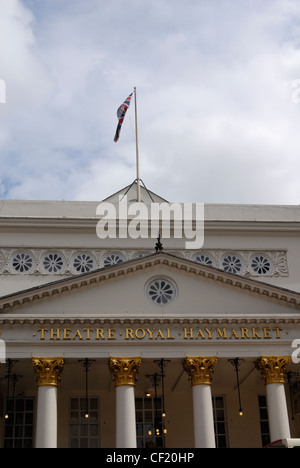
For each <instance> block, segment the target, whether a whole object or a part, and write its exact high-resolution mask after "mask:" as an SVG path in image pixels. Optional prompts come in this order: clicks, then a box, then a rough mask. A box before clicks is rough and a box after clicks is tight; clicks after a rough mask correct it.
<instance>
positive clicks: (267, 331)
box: [263, 328, 272, 340]
mask: <svg viewBox="0 0 300 468" xmlns="http://www.w3.org/2000/svg"><path fill="white" fill-rule="evenodd" d="M263 331H264V338H265V339H266V340H270V339H271V338H272V337H271V335H270V331H271V328H263Z"/></svg>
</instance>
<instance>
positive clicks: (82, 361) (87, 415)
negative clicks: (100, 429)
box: [78, 358, 96, 419]
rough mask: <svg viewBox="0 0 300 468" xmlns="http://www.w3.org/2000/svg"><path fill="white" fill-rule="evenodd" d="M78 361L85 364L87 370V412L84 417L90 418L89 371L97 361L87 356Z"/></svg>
mask: <svg viewBox="0 0 300 468" xmlns="http://www.w3.org/2000/svg"><path fill="white" fill-rule="evenodd" d="M78 362H80V364H81V365H82V366H83V368H84V370H85V413H84V417H85V419H89V417H90V413H89V381H88V374H89V371H90V368H91V366H92V364H94V362H96V361H93V360H91V359H88V358H86V359H84V360H80V361H78Z"/></svg>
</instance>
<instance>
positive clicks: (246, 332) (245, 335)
mask: <svg viewBox="0 0 300 468" xmlns="http://www.w3.org/2000/svg"><path fill="white" fill-rule="evenodd" d="M241 333H242V336H241V338H242V340H245V339H246V338H247V339H248V340H250V336H249V330H248V328H241Z"/></svg>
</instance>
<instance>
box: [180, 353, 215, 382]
mask: <svg viewBox="0 0 300 468" xmlns="http://www.w3.org/2000/svg"><path fill="white" fill-rule="evenodd" d="M217 362H218V358H216V357H187V358H186V360H185V361H184V363H183V368H184V370H185V371H186V372H187V373H188V374H189V376H190V379H191V382H192V386H195V385H211V383H212V376H213V373H214V367H215V365H216V364H217Z"/></svg>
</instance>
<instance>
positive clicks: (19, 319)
mask: <svg viewBox="0 0 300 468" xmlns="http://www.w3.org/2000/svg"><path fill="white" fill-rule="evenodd" d="M16 324H18V325H45V324H50V325H78V326H80V325H86V324H90V325H101V326H103V325H146V324H150V325H155V324H159V325H174V326H176V325H185V324H186V325H194V326H197V325H235V326H239V325H252V326H254V325H282V326H283V325H298V324H299V325H300V317H293V316H288V317H283V316H282V315H278V314H277V315H276V314H274V315H265V316H264V315H261V314H260V315H259V316H255V315H254V316H252V315H251V316H242V315H239V316H230V317H229V316H225V315H215V316H214V317H212V318H209V317H199V315H197V316H195V315H189V316H187V317H175V316H169V317H145V318H143V317H141V316H140V315H139V316H137V315H131V317H130V318H128V317H124V316H114V317H99V314H97V315H96V314H89V315H88V316H86V317H84V316H74V315H66V314H65V315H64V316H63V317H62V316H61V315H60V316H59V315H54V314H52V315H47V316H45V317H41V316H30V317H27V316H24V315H22V314H14V315H11V314H1V315H0V325H16Z"/></svg>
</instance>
